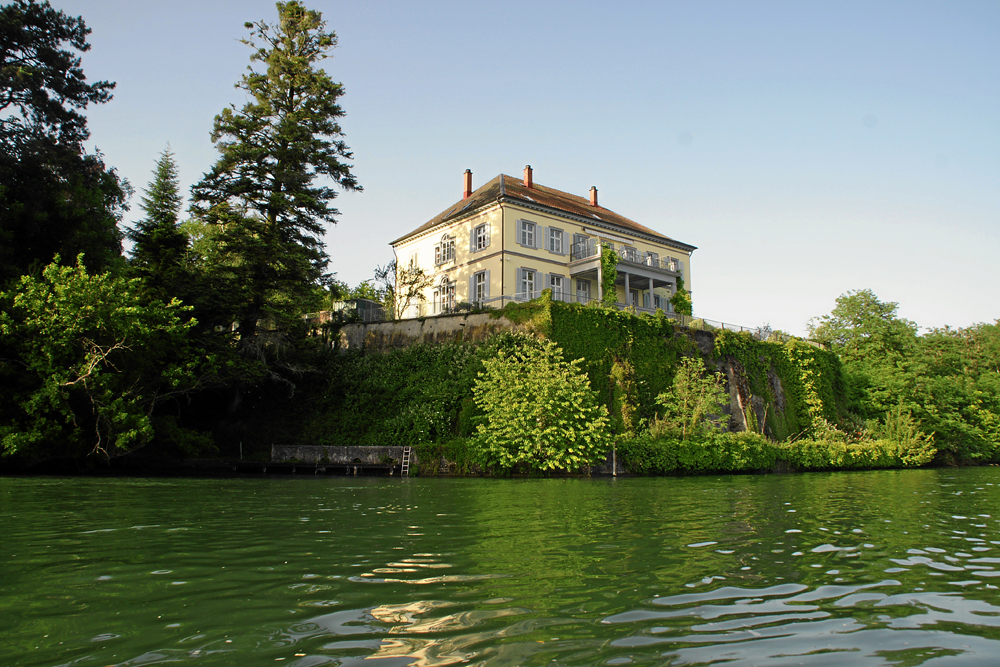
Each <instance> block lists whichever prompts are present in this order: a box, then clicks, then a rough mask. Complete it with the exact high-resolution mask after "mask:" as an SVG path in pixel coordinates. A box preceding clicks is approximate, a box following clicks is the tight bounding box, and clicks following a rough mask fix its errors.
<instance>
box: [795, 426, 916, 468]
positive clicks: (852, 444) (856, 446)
mask: <svg viewBox="0 0 1000 667" xmlns="http://www.w3.org/2000/svg"><path fill="white" fill-rule="evenodd" d="M778 450H779V452H778V458H779V459H781V460H782V461H785V462H786V463H788V464H789V465H790V466H791V467H793V468H796V469H799V470H826V469H831V468H832V469H845V470H847V469H864V468H898V467H902V465H903V462H902V459H901V458H900V456H899V448H898V446H897V445H896V443H893V442H890V441H888V440H873V439H871V438H866V437H864V434H856V435H852V434H848V433H846V432H844V431H842V430H840V429H838V428H837V427H836V426H834V425H833V424H831V423H829V422H827V421H826V420H824V419H820V420H818V422H817V424H816V425H815V426H814V427H813V436H812V437H811V438H803V439H801V440H795V441H791V442H783V443H780V444H779V445H778Z"/></svg>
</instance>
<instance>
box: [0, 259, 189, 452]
mask: <svg viewBox="0 0 1000 667" xmlns="http://www.w3.org/2000/svg"><path fill="white" fill-rule="evenodd" d="M182 311H183V307H182V306H181V304H180V303H179V302H177V301H174V302H171V303H168V304H164V303H162V302H159V301H154V302H152V303H148V302H147V300H146V298H145V295H144V290H143V286H142V282H141V281H140V280H139V279H126V278H122V277H117V276H113V275H111V274H109V273H102V274H98V275H91V274H89V273H88V272H87V270H86V268H84V266H83V263H82V258H77V266H75V267H69V266H60V264H59V262H58V258H57V260H56V261H55V262H53V263H52V264H49V265H48V266H46V267H45V269H44V271H43V272H42V275H41V276H40V277H37V278H36V277H34V276H22V277H21V279H20V281H19V283H18V285H17V287H16V288H15V289H13V290H10V291H8V292H0V446H2V448H0V453H4V454H14V453H29V454H34V455H52V454H62V455H69V456H76V455H80V454H84V453H88V452H90V453H97V454H101V455H104V456H114V455H117V454H121V453H123V452H126V451H129V450H131V449H134V448H135V447H138V446H141V445H142V444H145V443H146V442H147V441H148V440H149V439H150V438H151V437H152V435H153V426H152V421H151V419H152V412H153V408H154V406H155V405H156V404H157V403H158V402H161V401H163V400H165V399H167V398H169V397H170V396H172V395H175V394H176V393H177V392H182V391H187V390H189V389H191V388H192V387H193V386H194V385H195V384H196V380H195V379H194V378H195V368H196V366H197V365H198V363H199V361H198V360H196V359H193V358H192V355H186V354H184V353H183V351H184V348H185V347H186V345H187V343H186V340H185V332H186V330H187V329H188V328H190V327H191V326H193V324H194V322H193V320H189V319H187V318H182V314H183V312H182ZM182 320H187V321H186V322H185V321H182Z"/></svg>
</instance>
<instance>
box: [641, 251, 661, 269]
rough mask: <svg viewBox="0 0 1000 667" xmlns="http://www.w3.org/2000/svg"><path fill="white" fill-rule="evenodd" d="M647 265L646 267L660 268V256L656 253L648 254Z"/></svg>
mask: <svg viewBox="0 0 1000 667" xmlns="http://www.w3.org/2000/svg"><path fill="white" fill-rule="evenodd" d="M645 264H646V266H655V267H659V266H660V256H659V255H657V254H656V253H655V252H646V261H645Z"/></svg>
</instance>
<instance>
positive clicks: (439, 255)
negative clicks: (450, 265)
mask: <svg viewBox="0 0 1000 667" xmlns="http://www.w3.org/2000/svg"><path fill="white" fill-rule="evenodd" d="M454 260H455V239H454V237H452V236H448V235H447V234H445V235H444V236H442V237H441V242H440V243H438V244H437V245H436V246H434V266H440V265H442V264H444V263H445V262H451V261H454Z"/></svg>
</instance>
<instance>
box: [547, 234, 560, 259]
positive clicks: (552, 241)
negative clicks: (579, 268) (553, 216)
mask: <svg viewBox="0 0 1000 667" xmlns="http://www.w3.org/2000/svg"><path fill="white" fill-rule="evenodd" d="M548 248H549V252H554V253H555V254H557V255H561V254H563V231H562V230H561V229H556V228H555V227H549V242H548Z"/></svg>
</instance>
